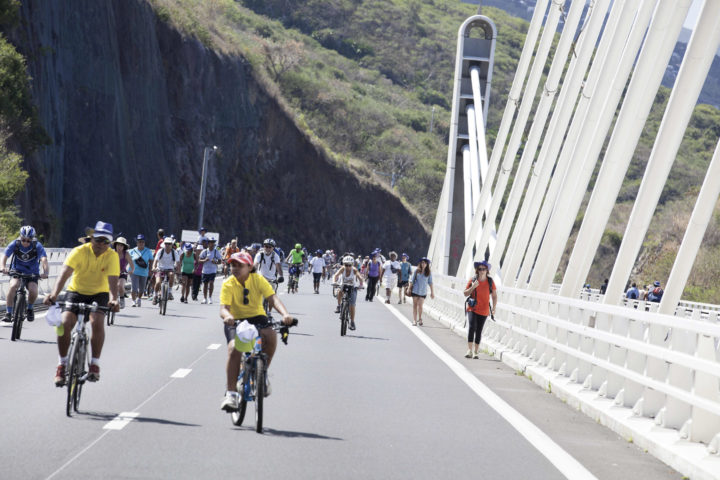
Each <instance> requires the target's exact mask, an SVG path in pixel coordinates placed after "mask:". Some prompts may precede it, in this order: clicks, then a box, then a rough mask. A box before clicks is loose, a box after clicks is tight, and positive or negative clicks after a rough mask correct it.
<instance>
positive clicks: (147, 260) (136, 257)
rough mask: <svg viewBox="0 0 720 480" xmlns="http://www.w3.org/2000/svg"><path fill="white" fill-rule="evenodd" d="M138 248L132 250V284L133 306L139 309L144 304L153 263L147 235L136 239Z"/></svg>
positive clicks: (140, 235)
mask: <svg viewBox="0 0 720 480" xmlns="http://www.w3.org/2000/svg"><path fill="white" fill-rule="evenodd" d="M135 243H136V245H137V246H136V247H135V248H133V249H132V250H130V251H129V252H128V253H130V258H132V260H133V263H134V264H135V269H134V270H133V272H132V273H131V274H130V283H131V285H132V291H131V293H130V295H131V296H132V306H133V307H139V306H140V305H141V303H142V294H143V292H144V291H145V284H146V283H147V280H148V274H149V269H150V266H151V265H152V263H153V258H154V255H153V251H152V249H150V248H147V247H146V246H145V235H143V234H142V233H139V234H138V236H137V237H135Z"/></svg>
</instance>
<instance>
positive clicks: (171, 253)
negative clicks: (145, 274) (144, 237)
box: [152, 237, 180, 305]
mask: <svg viewBox="0 0 720 480" xmlns="http://www.w3.org/2000/svg"><path fill="white" fill-rule="evenodd" d="M179 261H180V259H179V258H177V254H176V253H175V249H174V248H173V239H172V238H170V237H165V240H164V241H163V248H162V249H160V250H159V251H158V252H157V253H156V254H155V261H154V262H153V268H152V269H153V272H155V295H153V305H157V303H158V300H160V298H159V297H160V284H161V283H162V273H163V272H164V273H165V274H166V275H167V276H168V281H169V282H170V289H172V287H173V283H174V282H175V275H174V273H175V269H176V268H177V263H178V262H179ZM172 299H173V295H172V292H169V291H168V300H172Z"/></svg>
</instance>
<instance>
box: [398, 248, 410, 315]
mask: <svg viewBox="0 0 720 480" xmlns="http://www.w3.org/2000/svg"><path fill="white" fill-rule="evenodd" d="M400 258H401V259H402V261H401V262H400V273H399V274H398V276H399V277H400V279H399V281H398V304H400V303H407V298H405V287H406V286H407V285H408V283H410V273H411V272H412V265H411V264H410V256H409V255H408V254H407V253H403V254H402V255H400Z"/></svg>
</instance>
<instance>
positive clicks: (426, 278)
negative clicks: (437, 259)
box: [408, 257, 435, 326]
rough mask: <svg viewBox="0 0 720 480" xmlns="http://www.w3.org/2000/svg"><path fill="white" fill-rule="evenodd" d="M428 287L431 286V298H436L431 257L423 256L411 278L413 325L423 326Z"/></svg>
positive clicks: (409, 287) (409, 286) (409, 288)
mask: <svg viewBox="0 0 720 480" xmlns="http://www.w3.org/2000/svg"><path fill="white" fill-rule="evenodd" d="M428 287H430V298H435V288H434V287H433V279H432V273H431V272H430V259H429V258H427V257H423V258H421V259H420V263H418V266H417V268H416V269H415V273H414V274H413V276H412V277H411V279H410V284H409V285H408V290H409V291H410V295H411V296H412V299H413V325H420V326H422V324H423V321H422V311H423V303H425V297H427V291H428Z"/></svg>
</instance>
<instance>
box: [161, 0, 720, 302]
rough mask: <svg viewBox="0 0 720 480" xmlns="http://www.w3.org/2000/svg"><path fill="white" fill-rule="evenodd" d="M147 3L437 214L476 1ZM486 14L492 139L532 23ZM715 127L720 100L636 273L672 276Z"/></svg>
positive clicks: (713, 243)
mask: <svg viewBox="0 0 720 480" xmlns="http://www.w3.org/2000/svg"><path fill="white" fill-rule="evenodd" d="M149 1H150V3H151V4H152V5H153V6H154V8H155V11H156V13H157V15H158V18H159V19H160V20H162V21H169V22H171V23H172V24H174V25H176V26H177V27H178V28H180V29H181V30H182V31H184V32H185V33H187V34H188V35H192V36H195V37H196V38H198V40H200V41H201V42H202V43H203V44H204V45H206V46H208V47H212V48H213V49H215V50H217V51H219V52H222V53H225V54H230V55H233V54H240V55H242V56H244V57H245V58H247V59H248V61H249V62H250V63H251V64H252V65H253V67H254V71H255V75H256V77H257V78H258V80H259V81H260V82H261V83H262V84H263V85H265V87H266V89H267V91H268V92H269V93H270V94H271V95H273V96H275V98H277V99H278V101H279V103H280V104H281V106H282V107H283V108H285V109H286V110H287V112H288V114H289V115H290V116H292V117H293V118H295V119H296V123H297V124H298V126H299V127H300V128H301V129H302V130H303V131H304V132H305V133H306V135H307V136H308V138H309V139H310V140H311V141H313V142H314V143H315V144H316V145H317V146H318V147H319V148H322V149H324V150H325V151H326V152H328V156H329V157H330V158H333V159H334V160H335V161H336V162H337V163H338V164H339V165H342V166H345V167H350V169H351V171H353V172H354V173H355V174H356V175H358V176H359V177H361V178H362V179H364V180H367V181H373V182H376V183H383V184H386V185H387V184H388V183H389V178H388V177H386V176H382V175H380V174H378V173H373V171H376V172H382V173H386V174H387V173H391V172H394V173H395V174H396V175H397V176H398V177H399V181H398V183H397V186H396V189H395V192H396V193H397V194H398V195H399V196H400V197H401V198H402V199H403V200H404V201H405V202H406V204H407V205H408V206H409V207H411V208H412V209H413V210H414V211H416V212H417V213H418V215H419V216H420V218H421V219H422V220H423V222H424V223H425V225H427V226H430V225H432V220H433V217H434V214H435V211H436V208H437V200H438V197H439V193H440V189H441V186H442V180H443V176H444V172H445V160H446V156H447V147H446V142H447V135H448V131H449V124H448V122H449V117H450V103H451V99H452V75H453V71H454V68H453V63H454V58H455V48H456V35H457V29H458V27H459V25H460V24H461V23H462V22H463V21H464V20H465V19H466V18H467V17H468V16H470V15H471V14H473V13H475V11H476V7H475V6H473V5H467V4H463V3H461V2H457V1H454V0H238V1H234V0H207V1H205V2H197V1H196V0H149ZM483 14H484V15H486V16H488V17H490V18H491V19H492V20H493V21H494V22H495V24H496V26H497V30H498V37H497V45H496V52H495V67H494V71H493V83H492V90H491V97H490V98H491V101H490V110H489V117H488V129H487V144H488V147H489V148H492V146H493V145H494V139H495V136H496V132H497V128H498V127H499V125H500V120H501V116H502V112H503V110H504V106H505V102H506V100H507V92H508V91H509V89H510V85H511V83H512V80H513V76H514V73H515V66H516V64H517V60H518V57H519V55H520V51H521V49H522V46H523V44H524V41H525V34H526V31H527V26H528V24H527V22H525V21H524V20H522V19H519V18H514V17H510V16H509V15H507V14H506V13H504V12H503V11H501V10H498V9H495V8H491V7H485V8H483ZM668 98H669V90H667V89H664V88H663V89H661V91H660V92H659V94H658V96H657V99H656V102H655V107H654V108H653V111H652V114H651V118H650V119H649V121H648V122H647V125H646V126H645V131H644V133H643V137H642V139H641V140H640V142H639V144H638V147H637V149H636V152H635V157H634V159H633V162H632V165H631V167H630V170H629V172H628V177H627V178H626V180H625V182H624V184H623V188H622V190H621V193H620V198H619V200H618V204H617V205H616V207H615V211H614V212H613V215H612V217H611V221H610V223H609V224H608V226H607V228H606V232H605V235H604V237H603V243H602V248H601V249H600V250H599V251H598V255H597V257H596V259H595V263H594V267H593V270H592V273H591V276H590V278H589V279H588V280H589V281H590V283H592V284H593V285H594V286H598V285H600V283H601V282H602V280H603V279H604V278H607V277H608V276H609V273H610V269H611V268H612V264H613V262H614V254H615V253H616V252H617V249H618V247H619V242H620V241H621V239H622V235H623V234H624V231H625V226H626V224H627V219H628V217H629V213H630V210H631V209H632V204H633V201H634V198H635V196H636V194H637V190H638V188H639V185H640V181H641V179H642V176H643V174H644V170H645V165H646V164H647V160H648V158H649V154H650V151H651V150H652V145H653V142H654V139H655V134H656V133H657V130H658V128H659V125H660V121H661V119H662V114H663V112H664V108H665V105H666V103H667V99H668ZM433 107H435V115H434V119H433V131H432V132H430V122H431V115H432V113H431V112H432V109H433ZM718 135H720V111H718V110H717V109H715V108H713V107H710V106H706V105H699V106H698V107H697V108H696V110H695V114H694V115H693V117H692V120H691V125H690V128H689V129H688V132H687V135H686V137H685V140H684V142H683V144H682V146H681V148H680V151H679V152H678V156H677V159H676V162H675V167H674V168H673V171H672V173H671V176H670V179H669V181H668V184H667V186H666V188H665V191H664V192H663V195H662V198H661V205H660V206H659V208H658V209H657V211H656V213H655V221H654V222H653V224H652V226H651V231H650V232H649V234H648V236H647V238H646V243H645V248H644V249H643V252H642V253H641V256H640V258H639V260H638V263H637V265H636V271H635V277H636V278H635V279H636V280H637V281H638V283H648V282H650V281H652V280H654V279H656V278H657V279H660V280H663V281H664V280H665V279H666V278H667V276H668V274H669V271H670V268H671V266H672V260H673V259H674V255H675V252H676V251H677V247H678V246H679V243H680V241H681V240H682V232H683V231H684V229H685V226H686V224H687V218H688V217H689V214H690V212H691V210H692V205H693V202H694V198H695V196H696V195H697V192H698V189H699V185H700V183H701V181H702V178H703V176H704V173H705V169H706V167H707V164H708V162H709V159H710V157H711V155H712V152H713V150H714V144H715V142H716V141H717V138H718ZM506 194H507V192H506ZM581 219H582V217H581V216H580V217H579V220H581ZM579 224H580V223H579V221H578V222H577V227H579ZM718 232H720V217H718V216H716V217H715V219H714V221H713V225H711V227H710V229H709V231H708V234H707V235H706V239H705V244H704V246H703V250H702V251H701V252H700V255H699V256H698V259H697V261H696V267H695V269H694V270H693V273H692V275H691V279H690V283H689V285H688V288H687V290H686V292H685V297H686V298H688V299H690V298H693V299H697V300H702V301H711V302H716V303H720V289H719V288H718V287H716V286H715V282H714V281H713V280H712V277H713V273H712V272H714V273H715V276H716V275H717V272H718V271H720V270H719V269H718V266H720V265H718V264H719V263H720V261H718V260H714V259H715V258H720V233H718ZM571 247H572V242H571V243H569V244H568V248H571ZM561 268H563V269H564V264H563V266H561Z"/></svg>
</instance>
